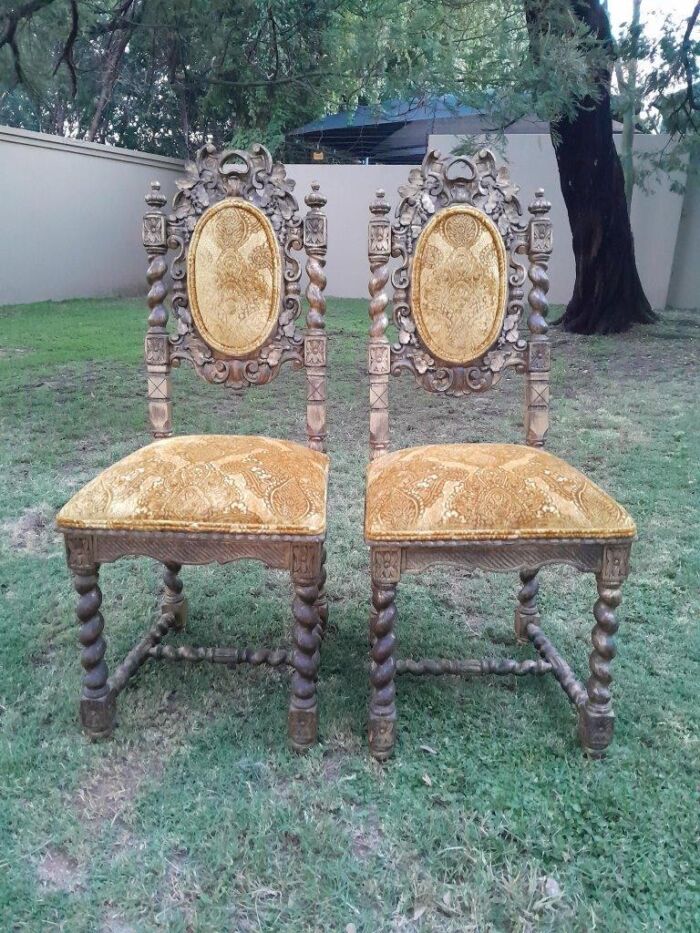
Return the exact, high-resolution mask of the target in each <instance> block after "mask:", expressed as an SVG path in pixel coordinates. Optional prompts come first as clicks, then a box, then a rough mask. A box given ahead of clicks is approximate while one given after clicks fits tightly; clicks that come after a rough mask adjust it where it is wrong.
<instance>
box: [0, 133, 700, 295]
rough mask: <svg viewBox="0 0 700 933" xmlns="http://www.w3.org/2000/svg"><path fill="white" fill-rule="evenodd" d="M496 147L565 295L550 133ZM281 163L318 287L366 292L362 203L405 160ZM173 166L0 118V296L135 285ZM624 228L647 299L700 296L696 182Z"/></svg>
mask: <svg viewBox="0 0 700 933" xmlns="http://www.w3.org/2000/svg"><path fill="white" fill-rule="evenodd" d="M664 141H665V140H664V139H662V138H660V137H642V136H639V137H637V143H636V144H637V145H638V146H640V147H644V148H648V147H652V148H654V147H657V146H659V145H663V143H664ZM455 143H456V140H455V137H444V136H433V137H431V139H430V144H431V146H432V147H434V148H439V149H441V150H442V151H443V152H445V153H449V152H450V151H451V150H452V148H453V147H454V145H455ZM506 155H507V157H508V161H509V163H510V167H511V174H512V176H513V178H514V180H515V181H516V182H517V184H519V185H520V188H521V190H520V198H521V203H522V205H523V207H524V208H527V204H528V202H529V201H530V200H531V198H532V195H533V193H534V189H535V188H536V187H538V186H542V187H544V189H545V192H546V194H547V196H548V197H549V199H550V200H551V201H552V216H553V220H554V231H555V252H554V257H553V261H552V264H551V269H550V271H551V283H552V285H551V289H550V293H549V294H550V300H551V301H552V302H554V303H557V304H562V303H565V302H566V301H567V300H568V299H569V297H570V294H571V288H572V284H573V280H574V262H573V254H572V251H571V234H570V231H569V224H568V220H567V216H566V209H565V206H564V202H563V198H562V196H561V191H560V188H559V179H558V175H557V169H556V160H555V158H554V151H553V149H552V145H551V142H550V140H549V137H548V136H544V135H516V136H512V137H510V138H509V141H508V148H507V151H506ZM288 168H289V174H290V175H291V176H292V177H293V178H295V179H296V182H297V188H296V194H297V197H298V200H299V202H300V206H301V207H302V208H304V205H303V198H304V195H305V194H306V193H307V192H308V190H309V187H310V184H311V181H312V180H314V179H317V180H318V181H319V182H320V183H321V188H322V190H323V192H324V194H325V195H326V197H327V198H328V205H327V208H326V209H327V212H328V226H329V248H328V262H327V267H326V272H327V276H328V294H329V295H334V296H337V297H342V298H365V297H366V296H367V279H368V274H369V273H368V264H367V246H366V231H367V220H368V217H369V211H368V205H369V203H370V201H371V200H372V198H373V197H374V192H375V190H376V189H377V188H378V187H382V188H384V189H385V190H386V192H387V198H388V200H389V201H390V202H391V204H392V206H395V205H396V204H397V203H398V193H397V189H398V187H399V185H401V184H403V183H404V182H405V181H406V179H407V177H408V172H409V166H404V165H399V166H397V165H367V166H365V165H290V166H289V167H288ZM182 174H183V163H182V162H180V161H178V160H176V159H166V158H163V157H161V156H152V155H146V154H144V153H140V152H132V151H130V150H125V149H116V148H113V147H109V146H103V145H100V144H97V143H86V142H83V141H76V140H68V139H63V138H61V137H56V136H49V135H46V134H43V133H32V132H28V131H25V130H17V129H11V128H9V127H0V204H1V205H2V222H1V223H0V305H4V304H23V303H27V302H33V301H44V300H60V299H65V298H79V297H100V296H105V295H135V294H142V293H144V292H145V289H146V284H145V269H146V258H145V255H144V252H143V248H142V246H141V235H140V219H141V215H142V213H143V211H144V210H145V204H144V200H143V198H144V195H145V194H146V192H147V190H148V186H149V184H150V181H151V180H152V179H154V178H157V179H158V180H159V181H160V182H161V185H162V190H163V192H164V194H165V195H166V196H167V197H168V198H169V199H170V198H172V195H173V193H174V191H175V179H176V178H178V177H180V176H181V175H182ZM681 208H683V220H682V223H681V231H682V236H681V237H680V240H679V242H678V245H677V236H678V230H679V222H680V221H681ZM304 209H305V208H304ZM632 225H633V229H634V233H635V241H636V249H637V262H638V266H639V270H640V275H641V277H642V281H643V283H644V286H645V288H646V289H647V294H648V296H649V299H650V300H651V302H652V304H653V305H654V306H655V307H664V306H665V305H666V303H667V300H669V298H670V299H671V300H672V301H673V302H674V303H677V304H680V306H688V307H697V306H700V297H698V298H695V296H696V295H698V292H699V291H700V263H698V262H697V256H698V255H700V188H698V187H697V186H696V187H693V186H689V187H688V192H687V194H686V197H685V204H684V199H683V197H681V196H679V195H676V194H672V193H671V192H670V191H669V190H668V188H667V187H666V186H664V185H661V186H657V188H656V189H655V190H654V192H653V193H652V194H651V195H645V194H643V193H642V192H640V191H635V195H634V202H633V207H632ZM672 270H673V287H672V289H671V290H670V291H669V283H670V281H671V272H672Z"/></svg>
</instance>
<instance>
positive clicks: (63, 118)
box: [0, 0, 601, 155]
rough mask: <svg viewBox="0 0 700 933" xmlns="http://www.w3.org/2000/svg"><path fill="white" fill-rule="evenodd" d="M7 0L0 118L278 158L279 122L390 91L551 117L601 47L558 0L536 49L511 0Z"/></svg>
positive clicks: (506, 118)
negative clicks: (253, 145) (250, 145)
mask: <svg viewBox="0 0 700 933" xmlns="http://www.w3.org/2000/svg"><path fill="white" fill-rule="evenodd" d="M542 2H544V0H542ZM10 4H11V5H10V7H9V9H8V10H7V11H6V12H3V13H0V121H2V122H6V123H11V124H15V125H20V126H24V127H26V128H29V129H35V130H43V131H45V132H50V133H59V134H69V135H73V136H77V137H80V138H87V139H95V140H98V141H105V142H111V143H115V144H118V145H122V146H127V147H130V148H136V149H142V150H145V151H151V152H158V153H162V154H167V155H185V154H187V153H189V152H191V150H192V149H193V148H194V147H196V146H197V145H199V144H200V143H201V142H202V141H203V139H204V138H205V137H206V136H207V135H208V134H212V135H213V136H214V138H215V139H216V140H217V141H219V142H227V143H228V142H236V143H245V142H247V141H249V140H251V139H253V138H255V139H260V140H262V141H264V142H266V143H267V144H268V145H269V146H271V147H272V148H273V149H274V150H276V152H277V153H278V154H280V155H285V154H289V153H285V150H284V138H285V133H286V132H287V131H288V130H289V129H291V128H293V127H295V126H298V125H299V124H301V123H304V122H306V121H307V120H310V119H314V118H316V117H318V116H321V115H324V114H325V113H328V112H332V111H333V110H337V109H339V108H343V107H346V108H352V107H353V106H354V105H355V104H357V103H370V104H372V103H376V104H378V103H379V102H380V101H381V100H383V99H386V98H389V97H394V96H400V97H403V98H405V97H409V98H410V97H417V98H420V97H423V96H425V95H427V94H435V93H437V94H440V93H452V94H456V95H457V96H458V97H460V98H461V99H463V100H467V101H468V102H469V103H471V104H473V105H475V106H480V107H482V108H483V109H484V110H486V111H487V112H490V113H491V114H492V122H493V128H494V130H495V131H499V130H502V129H503V127H504V126H507V125H508V123H510V122H512V121H514V120H517V119H518V118H519V117H521V116H523V115H525V114H530V113H533V112H536V113H537V114H538V115H539V116H540V117H542V118H543V119H547V120H556V119H558V118H560V117H561V116H562V115H567V114H568V115H571V114H572V113H573V112H575V109H576V107H577V106H578V104H579V103H580V102H581V101H582V100H583V99H585V98H586V97H587V96H588V95H590V93H591V92H594V91H595V88H594V87H593V83H592V80H591V71H592V68H591V63H592V62H595V60H596V58H597V57H598V56H600V55H601V49H600V43H599V41H598V39H597V38H596V36H595V35H593V34H592V33H591V31H590V30H588V29H587V28H586V27H585V25H584V24H582V23H581V22H580V21H579V20H577V19H576V18H575V17H573V18H572V17H571V16H570V14H569V13H567V10H566V9H565V7H566V4H560V6H561V11H560V13H559V14H558V15H560V16H561V17H562V20H563V21H562V26H561V28H559V29H557V30H553V31H552V32H551V34H550V35H542V36H541V37H540V40H539V54H538V56H537V59H536V60H533V58H532V56H531V55H530V49H529V42H528V33H527V26H526V19H525V12H524V11H525V7H526V6H527V4H526V3H525V2H524V0H239V2H236V3H233V2H232V0H26V2H23V3H17V4H14V5H13V4H12V0H10ZM549 6H550V8H551V7H552V4H551V3H549ZM550 14H551V9H550Z"/></svg>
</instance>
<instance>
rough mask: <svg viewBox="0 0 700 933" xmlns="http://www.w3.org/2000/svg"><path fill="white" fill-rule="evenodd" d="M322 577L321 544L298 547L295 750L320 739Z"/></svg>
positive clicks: (291, 731) (292, 720)
mask: <svg viewBox="0 0 700 933" xmlns="http://www.w3.org/2000/svg"><path fill="white" fill-rule="evenodd" d="M320 580H321V549H320V546H315V545H302V546H299V547H297V546H295V547H294V549H293V554H292V582H293V584H294V602H293V604H292V612H293V614H294V633H293V639H294V652H293V655H292V665H293V668H294V672H293V674H292V695H291V698H290V702H289V743H290V746H291V748H292V750H293V751H295V752H304V751H307V750H308V749H309V748H311V746H312V745H314V744H315V743H316V740H317V738H318V705H317V700H316V681H317V679H318V667H319V663H320V659H321V655H320V651H319V648H320V645H321V634H320V629H321V620H320V616H319V610H318V599H319V590H320Z"/></svg>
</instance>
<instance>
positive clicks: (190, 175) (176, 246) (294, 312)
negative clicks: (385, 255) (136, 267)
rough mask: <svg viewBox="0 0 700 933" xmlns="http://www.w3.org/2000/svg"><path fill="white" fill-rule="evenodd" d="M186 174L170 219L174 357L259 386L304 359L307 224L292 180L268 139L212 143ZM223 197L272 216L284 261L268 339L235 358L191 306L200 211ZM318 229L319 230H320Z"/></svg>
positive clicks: (238, 383)
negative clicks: (216, 343)
mask: <svg viewBox="0 0 700 933" xmlns="http://www.w3.org/2000/svg"><path fill="white" fill-rule="evenodd" d="M185 168H186V172H187V175H186V177H185V178H184V179H181V180H179V181H178V182H177V187H178V191H177V194H176V195H175V198H174V201H173V212H172V213H171V214H170V215H169V216H168V218H167V231H168V246H169V247H170V248H171V249H173V250H175V257H174V259H173V261H172V263H171V266H170V274H171V278H172V281H173V297H172V308H173V313H174V314H175V317H176V318H177V333H176V335H175V336H173V337H171V338H170V360H171V362H172V363H173V365H178V364H179V363H180V362H181V361H183V360H187V361H190V362H192V364H193V365H194V367H195V369H196V371H197V372H198V374H199V375H200V376H202V377H203V378H204V379H206V380H207V381H208V382H213V383H221V384H225V385H227V386H230V387H232V388H237V389H241V388H245V387H247V386H250V385H261V384H264V383H267V382H269V381H270V380H272V379H273V378H274V377H275V376H276V375H277V373H278V372H279V369H280V367H281V366H282V364H283V363H285V362H291V363H292V365H293V366H295V367H300V366H302V365H303V363H304V334H303V332H302V331H301V330H300V328H299V327H298V326H297V323H296V322H297V318H298V317H299V315H300V312H301V300H300V287H299V280H300V278H301V265H300V263H299V261H298V260H297V259H296V258H295V257H294V256H293V255H292V254H293V252H294V251H298V250H300V249H302V248H303V245H304V233H303V230H304V227H303V222H302V218H301V216H300V214H299V206H298V204H297V201H296V198H295V197H294V194H293V189H294V181H293V180H292V179H289V178H287V176H286V170H285V168H284V166H283V165H282V164H280V163H279V162H273V161H272V157H271V155H270V153H269V152H268V151H267V149H265V147H264V146H259V145H258V146H253V147H252V148H251V150H250V151H242V150H226V151H224V152H222V153H218V152H217V151H216V149H215V147H214V146H213V144H212V143H207V144H206V145H205V146H203V147H202V148H201V149H200V150H199V151H198V152H197V154H196V156H195V159H194V161H193V162H188V163H187V164H186V166H185ZM224 198H241V199H243V200H244V201H246V202H248V203H249V204H252V205H253V207H254V208H255V209H257V210H258V211H259V212H260V213H261V214H262V215H264V217H266V218H267V220H268V221H269V223H270V225H271V228H272V231H273V232H274V236H275V238H276V240H277V243H278V244H279V250H280V253H281V262H282V276H281V279H282V295H281V301H280V310H279V316H278V318H277V321H276V325H275V326H274V327H273V329H272V333H271V335H270V336H269V339H266V340H265V342H264V345H263V346H261V347H255V346H253V344H254V343H255V341H251V349H250V350H249V351H248V352H246V353H241V354H239V355H238V356H237V357H235V358H233V357H232V356H231V355H230V354H231V351H230V350H229V353H228V354H227V353H225V352H224V351H223V350H221V349H216V348H215V347H212V346H211V345H210V344H209V343H208V342H207V341H206V340H205V339H203V336H202V334H201V333H200V331H199V329H198V327H197V323H196V321H195V320H194V319H193V314H192V311H191V308H190V298H189V295H188V281H187V261H188V255H187V254H188V250H189V245H190V240H191V239H192V236H193V233H194V230H195V227H197V224H198V221H199V219H200V217H201V216H202V215H203V214H204V213H205V211H207V210H208V209H209V208H210V207H212V206H213V205H215V204H217V203H219V202H220V201H222V200H223V199H224ZM316 235H317V236H320V231H318V230H317V231H316Z"/></svg>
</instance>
